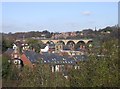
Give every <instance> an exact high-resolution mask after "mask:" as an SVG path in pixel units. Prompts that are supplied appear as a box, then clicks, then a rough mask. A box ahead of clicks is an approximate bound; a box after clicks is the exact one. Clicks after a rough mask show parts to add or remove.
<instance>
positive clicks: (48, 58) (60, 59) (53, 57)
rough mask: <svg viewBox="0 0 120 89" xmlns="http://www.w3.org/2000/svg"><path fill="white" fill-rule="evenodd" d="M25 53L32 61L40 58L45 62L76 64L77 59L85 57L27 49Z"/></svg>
mask: <svg viewBox="0 0 120 89" xmlns="http://www.w3.org/2000/svg"><path fill="white" fill-rule="evenodd" d="M24 54H25V55H26V56H27V58H28V59H29V60H30V61H31V62H32V63H35V62H38V61H39V59H40V61H41V62H42V63H44V64H73V65H74V64H76V62H77V61H81V60H84V57H81V56H73V57H71V58H69V57H67V56H60V55H58V54H55V53H43V54H39V53H36V52H33V51H25V52H24Z"/></svg>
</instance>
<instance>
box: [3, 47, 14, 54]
mask: <svg viewBox="0 0 120 89" xmlns="http://www.w3.org/2000/svg"><path fill="white" fill-rule="evenodd" d="M13 51H14V50H13V49H12V48H8V49H7V51H5V54H7V55H11V54H12V53H13Z"/></svg>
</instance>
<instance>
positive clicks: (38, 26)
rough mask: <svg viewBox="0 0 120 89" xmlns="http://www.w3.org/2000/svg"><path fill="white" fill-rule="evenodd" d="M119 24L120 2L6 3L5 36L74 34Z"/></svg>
mask: <svg viewBox="0 0 120 89" xmlns="http://www.w3.org/2000/svg"><path fill="white" fill-rule="evenodd" d="M116 24H118V3H117V2H3V3H2V32H4V33H9V32H12V33H15V32H28V31H44V30H48V31H50V32H70V31H72V32H73V31H81V30H83V29H88V28H90V29H93V30H94V29H95V27H96V29H97V30H98V29H100V28H105V27H107V26H114V25H116Z"/></svg>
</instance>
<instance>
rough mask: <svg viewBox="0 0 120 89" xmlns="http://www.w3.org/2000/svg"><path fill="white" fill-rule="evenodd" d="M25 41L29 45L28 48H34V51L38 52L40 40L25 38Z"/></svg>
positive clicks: (41, 44)
mask: <svg viewBox="0 0 120 89" xmlns="http://www.w3.org/2000/svg"><path fill="white" fill-rule="evenodd" d="M26 42H27V43H28V44H29V45H30V48H32V49H33V48H34V49H35V51H36V52H40V49H41V47H42V46H43V43H42V41H39V40H35V39H27V41H26Z"/></svg>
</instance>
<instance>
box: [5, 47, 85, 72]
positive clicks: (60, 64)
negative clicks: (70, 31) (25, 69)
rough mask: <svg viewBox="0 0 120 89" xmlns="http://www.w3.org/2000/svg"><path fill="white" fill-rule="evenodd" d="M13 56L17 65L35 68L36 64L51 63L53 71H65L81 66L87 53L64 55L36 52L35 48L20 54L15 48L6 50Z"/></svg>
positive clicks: (12, 58) (13, 60)
mask: <svg viewBox="0 0 120 89" xmlns="http://www.w3.org/2000/svg"><path fill="white" fill-rule="evenodd" d="M5 53H6V54H8V55H9V56H10V57H11V60H12V62H13V63H14V64H16V65H21V66H29V67H30V68H33V67H34V66H35V65H36V64H44V65H49V66H50V69H51V72H64V71H67V70H69V69H71V68H75V69H77V68H79V66H78V63H79V62H80V61H86V60H87V56H85V55H73V56H63V55H59V54H58V53H49V52H43V53H36V52H34V51H33V50H26V51H24V52H23V53H22V55H20V54H19V53H18V52H15V50H13V49H10V48H9V49H8V50H7V51H6V52H5Z"/></svg>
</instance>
